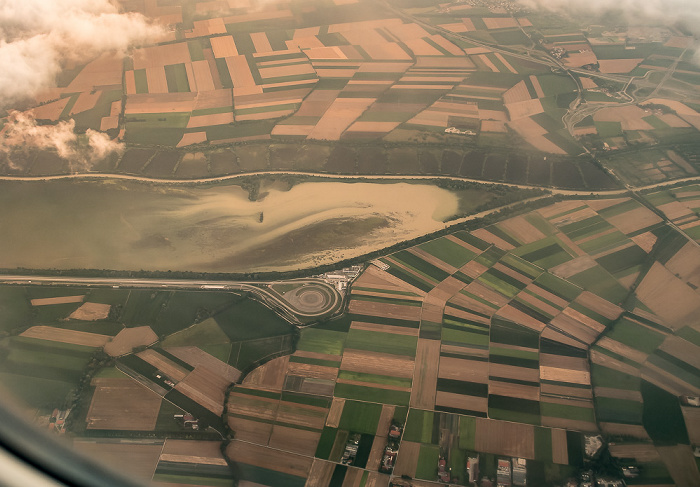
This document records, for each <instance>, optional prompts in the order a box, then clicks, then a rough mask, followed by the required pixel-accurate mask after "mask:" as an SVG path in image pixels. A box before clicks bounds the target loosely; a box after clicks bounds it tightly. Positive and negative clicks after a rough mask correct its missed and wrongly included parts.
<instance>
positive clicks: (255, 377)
mask: <svg viewBox="0 0 700 487" xmlns="http://www.w3.org/2000/svg"><path fill="white" fill-rule="evenodd" d="M288 363H289V356H285V357H279V358H276V359H273V360H270V361H269V362H267V363H264V364H263V365H261V366H260V367H258V368H257V369H255V370H253V371H252V372H251V373H250V374H248V375H247V376H246V378H245V379H243V385H244V386H246V387H257V388H260V389H272V390H275V391H281V390H282V386H283V385H284V376H285V374H286V372H287V364H288Z"/></svg>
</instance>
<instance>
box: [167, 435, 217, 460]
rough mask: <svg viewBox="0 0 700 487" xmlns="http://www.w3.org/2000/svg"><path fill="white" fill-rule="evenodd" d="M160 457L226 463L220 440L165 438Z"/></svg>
mask: <svg viewBox="0 0 700 487" xmlns="http://www.w3.org/2000/svg"><path fill="white" fill-rule="evenodd" d="M160 459H161V460H162V461H165V462H182V463H202V464H206V465H227V463H226V460H224V457H223V455H222V454H221V442H220V441H197V440H165V446H164V447H163V452H162V453H161V456H160Z"/></svg>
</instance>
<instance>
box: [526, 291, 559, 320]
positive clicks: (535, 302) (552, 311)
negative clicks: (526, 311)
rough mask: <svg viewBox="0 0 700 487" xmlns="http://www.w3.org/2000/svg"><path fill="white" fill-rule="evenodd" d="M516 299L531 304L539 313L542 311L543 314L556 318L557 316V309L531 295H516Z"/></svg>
mask: <svg viewBox="0 0 700 487" xmlns="http://www.w3.org/2000/svg"><path fill="white" fill-rule="evenodd" d="M518 299H520V300H522V301H524V302H526V303H528V304H531V305H532V306H534V307H535V308H537V309H539V310H540V311H544V312H545V313H547V314H549V315H550V316H556V315H558V314H559V311H560V310H559V309H558V308H555V307H554V306H551V305H550V304H548V303H545V302H544V301H542V300H541V299H539V298H537V297H535V296H532V295H531V294H528V293H520V294H519V295H518Z"/></svg>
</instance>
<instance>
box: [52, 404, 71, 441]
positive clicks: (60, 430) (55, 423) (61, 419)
mask: <svg viewBox="0 0 700 487" xmlns="http://www.w3.org/2000/svg"><path fill="white" fill-rule="evenodd" d="M70 411H71V410H70V408H68V409H58V408H56V409H54V410H53V413H51V417H50V418H49V431H53V432H54V433H57V434H59V435H63V434H65V433H66V419H67V418H68V415H69V414H70Z"/></svg>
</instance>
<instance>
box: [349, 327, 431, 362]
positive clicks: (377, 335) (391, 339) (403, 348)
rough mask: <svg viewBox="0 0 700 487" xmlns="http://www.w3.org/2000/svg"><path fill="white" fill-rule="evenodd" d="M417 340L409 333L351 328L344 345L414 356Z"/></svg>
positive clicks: (371, 350) (358, 348)
mask: <svg viewBox="0 0 700 487" xmlns="http://www.w3.org/2000/svg"><path fill="white" fill-rule="evenodd" d="M417 340H418V339H417V338H416V337H414V336H410V335H395V334H387V333H381V332H377V331H367V330H357V329H351V330H350V332H349V333H348V335H347V341H346V342H345V347H346V348H354V349H357V350H366V351H370V352H378V353H389V354H392V355H407V356H410V357H414V356H415V355H416V345H417V343H418V341H417Z"/></svg>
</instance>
